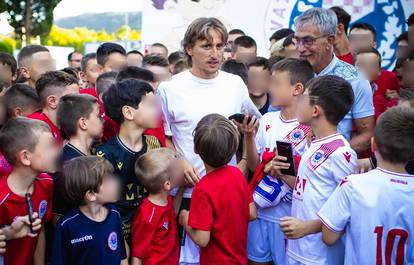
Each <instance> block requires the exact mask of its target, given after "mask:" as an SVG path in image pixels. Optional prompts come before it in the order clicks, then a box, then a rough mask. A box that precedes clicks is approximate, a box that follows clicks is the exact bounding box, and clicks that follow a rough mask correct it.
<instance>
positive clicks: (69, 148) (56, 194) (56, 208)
mask: <svg viewBox="0 0 414 265" xmlns="http://www.w3.org/2000/svg"><path fill="white" fill-rule="evenodd" d="M80 156H85V154H84V153H82V151H80V150H79V149H77V148H76V147H75V146H73V145H71V144H70V143H67V144H66V145H65V146H64V147H63V152H62V155H61V157H60V162H61V165H63V164H64V163H65V162H66V161H69V160H71V159H72V158H75V157H80ZM61 176H62V173H61V172H58V173H56V174H55V175H54V178H53V179H54V184H55V189H54V191H53V213H54V214H58V215H65V214H66V213H68V212H69V211H70V210H72V209H74V208H76V207H77V206H78V205H75V204H73V203H71V202H68V201H67V200H66V199H65V197H64V196H63V192H64V191H63V189H62V187H61V186H62V185H61V181H62V180H61V179H62V178H61Z"/></svg>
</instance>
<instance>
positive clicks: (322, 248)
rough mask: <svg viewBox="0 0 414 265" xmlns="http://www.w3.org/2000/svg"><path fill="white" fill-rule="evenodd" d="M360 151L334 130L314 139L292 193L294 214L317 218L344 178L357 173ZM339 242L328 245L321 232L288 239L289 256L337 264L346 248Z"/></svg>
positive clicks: (317, 262)
mask: <svg viewBox="0 0 414 265" xmlns="http://www.w3.org/2000/svg"><path fill="white" fill-rule="evenodd" d="M357 166H358V160H357V155H356V153H355V152H354V150H352V149H351V147H350V145H349V143H348V141H347V140H346V139H345V138H344V137H343V136H342V135H340V134H334V135H331V136H328V137H325V138H322V139H319V140H315V141H313V142H312V143H311V145H310V147H309V148H308V149H307V150H306V151H305V153H304V154H303V156H302V159H301V162H300V164H299V169H298V174H297V177H296V183H295V187H294V189H293V193H292V216H293V217H295V218H298V219H300V220H303V221H310V220H315V219H318V215H317V212H318V211H319V210H320V209H321V207H322V206H323V205H324V203H325V202H326V201H327V199H328V198H329V196H331V194H332V193H333V192H334V190H335V188H336V187H337V186H338V185H339V183H340V182H341V180H342V179H343V178H345V177H346V176H348V175H350V174H353V173H355V170H356V168H357ZM341 247H342V246H341V244H340V242H338V244H336V245H334V246H332V247H329V248H328V247H327V246H326V245H325V244H324V243H323V242H322V233H316V234H311V235H307V236H305V237H302V238H300V239H295V240H290V239H289V240H288V246H287V256H288V257H289V258H291V259H293V260H296V261H298V262H300V263H304V264H324V265H325V264H326V265H328V264H329V265H336V264H339V263H338V262H340V257H341V255H340V252H341V251H343V248H341Z"/></svg>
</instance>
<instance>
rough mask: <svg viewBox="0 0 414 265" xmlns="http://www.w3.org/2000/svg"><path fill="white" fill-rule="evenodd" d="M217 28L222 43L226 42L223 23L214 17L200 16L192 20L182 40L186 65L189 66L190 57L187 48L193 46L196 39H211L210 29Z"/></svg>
mask: <svg viewBox="0 0 414 265" xmlns="http://www.w3.org/2000/svg"><path fill="white" fill-rule="evenodd" d="M211 29H213V30H217V31H218V32H219V33H220V34H221V37H222V39H223V43H226V42H227V38H228V33H227V29H226V27H225V26H224V25H223V23H222V22H221V21H220V20H218V19H217V18H214V17H200V18H197V19H196V20H194V21H193V22H192V23H191V24H190V25H189V26H188V28H187V31H186V32H185V35H184V39H183V42H182V45H183V48H184V52H185V54H186V56H187V59H188V65H190V66H191V57H190V56H189V55H188V53H187V48H192V47H194V44H195V43H196V41H198V40H207V41H210V42H211V41H212V37H211V34H210V30H211Z"/></svg>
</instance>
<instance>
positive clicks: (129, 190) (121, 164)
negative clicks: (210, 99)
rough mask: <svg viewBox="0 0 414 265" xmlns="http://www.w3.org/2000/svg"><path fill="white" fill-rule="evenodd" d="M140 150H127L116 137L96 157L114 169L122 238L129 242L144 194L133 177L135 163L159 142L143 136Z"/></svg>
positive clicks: (102, 147)
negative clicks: (134, 219) (118, 185)
mask: <svg viewBox="0 0 414 265" xmlns="http://www.w3.org/2000/svg"><path fill="white" fill-rule="evenodd" d="M142 137H143V141H142V149H141V150H140V151H139V152H135V151H133V150H131V149H130V148H128V147H127V146H126V145H125V144H124V143H122V141H121V139H120V138H119V136H118V135H115V136H114V137H112V138H111V139H109V140H108V141H107V142H106V143H105V144H103V145H101V146H99V147H98V148H97V153H96V154H97V155H98V156H101V157H104V158H105V159H107V160H108V161H109V162H110V163H111V164H112V165H113V167H114V170H115V175H116V176H117V177H118V179H119V181H120V183H121V196H120V199H119V201H118V202H117V203H115V205H116V207H117V208H118V211H119V213H120V214H121V218H122V224H123V226H122V229H123V231H124V237H125V239H126V240H127V241H128V242H129V240H130V234H131V223H132V218H133V216H134V213H135V210H136V208H137V207H138V206H139V204H140V203H141V201H142V199H143V196H144V194H145V190H144V187H142V186H141V185H140V183H139V182H138V178H137V177H136V176H135V170H134V168H135V161H137V159H138V158H139V157H140V156H142V155H143V154H145V153H146V152H148V151H149V150H151V149H156V148H160V147H161V143H160V142H159V140H158V139H157V138H156V137H154V136H150V135H143V136H142Z"/></svg>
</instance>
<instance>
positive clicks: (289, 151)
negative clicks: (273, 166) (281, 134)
mask: <svg viewBox="0 0 414 265" xmlns="http://www.w3.org/2000/svg"><path fill="white" fill-rule="evenodd" d="M276 148H277V155H279V156H284V157H286V158H287V160H286V161H285V163H289V164H290V167H289V168H288V169H281V170H280V172H281V173H282V174H284V175H289V176H296V172H295V159H294V157H293V147H292V144H291V143H287V142H282V141H276Z"/></svg>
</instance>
